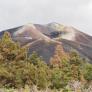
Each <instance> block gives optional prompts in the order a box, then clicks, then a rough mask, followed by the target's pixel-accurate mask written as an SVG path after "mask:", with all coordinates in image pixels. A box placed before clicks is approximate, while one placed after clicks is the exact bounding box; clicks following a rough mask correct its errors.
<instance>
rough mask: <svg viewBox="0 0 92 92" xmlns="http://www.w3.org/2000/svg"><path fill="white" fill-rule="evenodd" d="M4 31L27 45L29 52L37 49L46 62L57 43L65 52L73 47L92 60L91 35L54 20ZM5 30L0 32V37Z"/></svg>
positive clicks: (52, 53)
mask: <svg viewBox="0 0 92 92" xmlns="http://www.w3.org/2000/svg"><path fill="white" fill-rule="evenodd" d="M5 31H8V32H9V33H10V34H11V36H12V39H13V40H14V41H17V42H19V43H20V44H21V45H28V46H29V47H30V50H29V53H32V52H33V51H37V53H38V54H39V56H41V57H42V58H43V59H44V60H45V61H46V62H49V60H50V57H52V56H53V55H54V50H55V46H56V45H58V44H60V45H61V47H62V48H63V49H64V51H65V52H67V51H68V52H69V51H71V50H72V49H75V50H76V51H78V53H79V54H80V55H81V56H83V57H86V58H87V59H89V60H92V56H91V55H92V37H91V36H89V35H87V34H85V33H83V32H81V31H79V30H77V29H75V28H74V27H70V26H65V25H62V24H59V23H55V22H53V23H49V24H45V25H41V24H32V23H29V24H27V25H23V26H20V27H16V28H11V29H8V30H5ZM5 31H2V32H0V37H2V35H3V33H4V32H5Z"/></svg>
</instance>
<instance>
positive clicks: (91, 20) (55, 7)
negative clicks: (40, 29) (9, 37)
mask: <svg viewBox="0 0 92 92" xmlns="http://www.w3.org/2000/svg"><path fill="white" fill-rule="evenodd" d="M91 11H92V1H91V0H0V30H2V29H6V28H10V27H15V26H19V25H22V24H25V23H28V22H33V23H48V22H54V21H56V22H60V23H64V24H67V25H73V26H75V27H77V28H79V29H80V30H82V31H84V32H86V33H89V34H91V35H92V32H91V29H92V26H91V24H92V17H91V16H92V12H91Z"/></svg>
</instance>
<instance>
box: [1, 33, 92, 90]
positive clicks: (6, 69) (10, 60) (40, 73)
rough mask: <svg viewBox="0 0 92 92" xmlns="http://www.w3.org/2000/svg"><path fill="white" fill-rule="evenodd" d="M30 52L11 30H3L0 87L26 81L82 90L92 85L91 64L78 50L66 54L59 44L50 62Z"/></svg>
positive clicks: (30, 84) (40, 86)
mask: <svg viewBox="0 0 92 92" xmlns="http://www.w3.org/2000/svg"><path fill="white" fill-rule="evenodd" d="M27 52H28V47H26V46H23V47H21V46H20V45H19V43H17V42H14V41H13V40H12V38H11V36H10V34H9V33H8V32H5V33H4V35H3V37H2V38H1V40H0V88H3V87H4V88H14V89H19V88H25V86H26V85H28V87H29V88H32V87H33V86H34V85H35V86H37V89H38V90H45V89H51V90H61V89H62V92H73V90H80V91H78V92H84V91H82V90H84V89H85V88H86V89H88V88H89V87H90V86H91V85H92V64H90V63H88V62H87V61H86V60H85V59H83V58H81V57H80V56H79V55H78V54H77V53H76V52H74V51H72V52H70V53H68V54H66V53H64V52H63V51H62V48H61V47H60V46H57V47H56V51H55V55H54V56H53V57H52V58H51V60H50V64H49V65H47V64H46V63H45V61H43V59H42V58H40V57H39V56H38V55H37V53H36V52H33V54H32V55H30V56H29V55H28V53H27ZM86 89H85V90H86ZM26 92H27V91H26ZM53 92H54V91H53ZM76 92H77V91H76ZM85 92H86V91H85ZM89 92H91V91H89Z"/></svg>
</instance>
